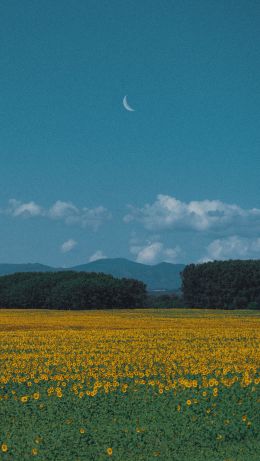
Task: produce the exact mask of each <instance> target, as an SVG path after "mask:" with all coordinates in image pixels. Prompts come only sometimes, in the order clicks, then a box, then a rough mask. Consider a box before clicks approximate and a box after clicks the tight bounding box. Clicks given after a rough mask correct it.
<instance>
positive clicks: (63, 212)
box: [48, 200, 79, 219]
mask: <svg viewBox="0 0 260 461" xmlns="http://www.w3.org/2000/svg"><path fill="white" fill-rule="evenodd" d="M78 214H79V210H78V208H77V207H76V206H75V205H73V203H71V202H62V201H61V200H57V202H55V203H54V204H53V205H52V206H51V207H50V209H49V212H48V215H49V217H50V218H53V219H66V218H68V217H69V216H73V215H76V216H77V215H78Z"/></svg>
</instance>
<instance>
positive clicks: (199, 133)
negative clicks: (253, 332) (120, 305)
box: [0, 0, 260, 266]
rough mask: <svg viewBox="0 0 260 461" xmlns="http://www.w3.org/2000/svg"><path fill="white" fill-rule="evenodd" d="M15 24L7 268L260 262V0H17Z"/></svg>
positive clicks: (5, 47) (0, 97)
mask: <svg viewBox="0 0 260 461" xmlns="http://www.w3.org/2000/svg"><path fill="white" fill-rule="evenodd" d="M0 23H1V27H0V30H1V41H0V59H1V73H0V83H1V85H0V101H1V111H0V136H1V143H0V167H1V168H0V226H1V240H0V262H36V261H38V262H42V263H46V264H52V265H57V266H58V265H62V266H69V265H73V264H79V263H84V262H87V261H88V260H90V259H95V258H97V257H102V256H106V257H128V258H130V259H133V260H137V261H140V262H145V263H148V264H154V263H157V262H160V261H163V260H165V261H171V262H185V263H187V262H191V261H202V260H208V259H227V258H249V257H250V258H260V196H259V176H260V159H259V158H260V156H259V147H260V31H259V23H260V4H259V2H257V1H253V0H252V1H248V0H245V1H240V0H236V1H233V0H229V1H228V2H227V1H226V0H219V1H211V0H200V1H196V2H195V1H187V0H176V1H174V2H173V1H169V0H167V1H166V0H161V1H160V2H158V1H155V0H149V1H146V0H143V1H142V2H139V1H136V0H135V1H127V0H126V1H124V2H122V1H119V0H110V1H103V0H100V1H98V2H97V1H96V0H93V1H90V0H84V1H83V0H77V1H76V2H75V1H72V0H66V1H61V0H57V1H55V2H53V1H49V0H45V1H44V2H41V1H39V0H37V1H35V0H34V1H33V0H24V1H23V2H20V1H18V0H8V1H7V0H3V1H2V2H1V6H0ZM124 95H127V97H128V102H129V104H130V105H131V106H132V107H133V108H134V109H135V112H128V111H127V110H126V109H125V108H124V107H123V104H122V100H123V97H124Z"/></svg>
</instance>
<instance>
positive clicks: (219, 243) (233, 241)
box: [200, 235, 260, 262]
mask: <svg viewBox="0 0 260 461" xmlns="http://www.w3.org/2000/svg"><path fill="white" fill-rule="evenodd" d="M259 257H260V238H256V239H250V238H245V237H239V236H237V235H232V236H231V237H228V238H223V239H216V240H213V242H211V243H210V244H209V245H208V247H207V252H206V255H205V256H204V257H203V258H202V259H201V260H200V262H207V261H213V260H225V259H255V258H259Z"/></svg>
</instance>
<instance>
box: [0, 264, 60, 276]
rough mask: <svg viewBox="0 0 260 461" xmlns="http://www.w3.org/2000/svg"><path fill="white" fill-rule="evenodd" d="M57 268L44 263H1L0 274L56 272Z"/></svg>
mask: <svg viewBox="0 0 260 461" xmlns="http://www.w3.org/2000/svg"><path fill="white" fill-rule="evenodd" d="M55 271H57V269H55V268H53V267H51V266H45V265H44V264H38V263H33V264H32V263H28V264H0V275H9V274H14V273H15V272H55Z"/></svg>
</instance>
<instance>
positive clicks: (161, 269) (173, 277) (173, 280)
mask: <svg viewBox="0 0 260 461" xmlns="http://www.w3.org/2000/svg"><path fill="white" fill-rule="evenodd" d="M184 267H185V264H173V263H167V262H161V263H159V264H155V265H153V266H151V265H148V264H142V263H138V262H135V261H131V260H129V259H126V258H104V259H98V260H96V261H92V262H88V263H85V264H79V265H76V266H72V267H67V268H64V267H52V266H48V265H45V264H40V263H24V264H10V263H3V264H1V263H0V276H2V275H10V274H13V273H15V272H57V271H69V270H72V271H76V272H103V273H105V274H111V275H113V276H114V277H118V278H123V277H125V278H134V279H137V280H141V281H142V282H144V283H145V284H146V285H147V289H148V290H151V291H152V290H162V291H163V290H166V291H171V290H173V291H174V290H179V289H180V287H181V277H180V273H181V272H182V270H183V269H184Z"/></svg>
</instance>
